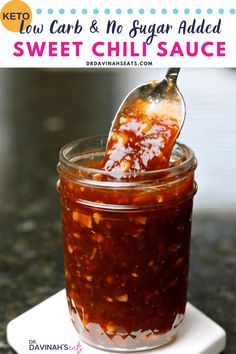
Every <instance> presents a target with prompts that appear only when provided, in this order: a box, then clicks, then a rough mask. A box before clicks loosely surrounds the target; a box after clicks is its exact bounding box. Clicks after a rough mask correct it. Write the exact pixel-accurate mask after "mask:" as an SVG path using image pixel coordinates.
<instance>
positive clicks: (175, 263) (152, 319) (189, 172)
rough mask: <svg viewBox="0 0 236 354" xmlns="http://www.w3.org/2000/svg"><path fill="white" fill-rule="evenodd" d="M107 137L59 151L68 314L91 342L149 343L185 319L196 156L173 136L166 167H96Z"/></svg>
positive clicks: (111, 345) (114, 345)
mask: <svg viewBox="0 0 236 354" xmlns="http://www.w3.org/2000/svg"><path fill="white" fill-rule="evenodd" d="M106 142H107V138H106V137H94V138H86V139H81V140H78V141H75V142H72V143H70V144H68V145H66V146H65V147H63V148H62V150H61V152H60V162H59V164H58V172H59V175H60V179H59V181H58V185H57V188H58V191H59V193H60V195H61V206H62V220H63V235H64V264H65V278H66V292H67V299H68V305H69V310H70V314H71V319H72V321H73V323H74V326H75V327H76V329H77V331H78V333H79V335H80V338H81V339H82V340H84V341H85V342H87V343H88V344H91V345H93V346H95V347H99V348H103V349H108V350H114V351H136V350H145V349H150V348H155V347H158V346H162V345H164V344H166V343H168V342H169V341H171V340H172V339H173V338H174V337H175V336H176V334H177V332H178V330H179V328H180V325H181V323H182V321H183V318H184V313H185V305H186V298H187V283H188V268H189V248H190V247H189V246H190V236H191V217H192V203H193V196H194V194H195V193H196V183H195V181H194V171H195V168H196V165H197V162H196V158H195V156H194V153H193V151H191V150H190V149H189V148H188V147H187V146H185V145H183V144H180V143H176V144H175V146H174V148H173V151H172V155H171V159H170V164H169V167H168V168H166V169H163V170H157V171H145V172H135V173H124V174H123V175H122V176H119V177H118V176H116V175H115V174H114V172H108V171H105V170H103V169H101V165H102V161H103V158H104V151H105V147H106Z"/></svg>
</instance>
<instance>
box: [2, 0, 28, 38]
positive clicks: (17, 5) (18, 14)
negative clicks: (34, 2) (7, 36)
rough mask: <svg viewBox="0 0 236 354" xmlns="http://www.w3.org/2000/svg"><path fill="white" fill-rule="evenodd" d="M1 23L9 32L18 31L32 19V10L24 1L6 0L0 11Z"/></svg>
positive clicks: (25, 26)
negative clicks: (7, 0)
mask: <svg viewBox="0 0 236 354" xmlns="http://www.w3.org/2000/svg"><path fill="white" fill-rule="evenodd" d="M0 16H1V22H2V25H3V26H4V27H5V28H6V29H7V30H8V31H11V32H20V30H21V29H25V28H27V27H28V26H29V25H30V23H31V21H32V11H31V9H30V7H29V5H27V4H26V3H25V2H23V1H20V0H12V1H9V2H7V3H6V4H5V5H4V6H3V7H2V9H1V12H0Z"/></svg>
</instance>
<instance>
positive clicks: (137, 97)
mask: <svg viewBox="0 0 236 354" xmlns="http://www.w3.org/2000/svg"><path fill="white" fill-rule="evenodd" d="M179 71H180V68H170V69H169V70H168V71H167V73H166V76H165V78H164V79H163V80H162V81H159V82H158V81H151V82H149V83H146V84H143V85H141V86H138V87H136V88H135V89H134V90H132V91H131V92H130V93H129V94H128V95H127V96H126V97H125V99H124V101H123V102H122V104H121V105H120V107H119V109H118V111H117V113H116V115H115V118H114V120H113V122H112V126H111V129H110V132H109V136H108V142H107V150H106V153H107V154H106V156H105V163H104V166H105V168H107V169H109V170H117V168H118V167H120V166H119V159H120V161H123V160H124V161H125V164H124V163H123V166H125V167H124V168H123V167H122V168H121V169H122V170H123V171H125V172H126V171H129V170H130V169H129V167H131V168H132V169H133V170H134V169H135V168H133V167H132V166H131V164H130V163H129V160H132V159H133V160H134V159H136V160H137V156H138V157H140V153H139V151H138V152H135V151H134V146H133V147H132V139H131V138H130V136H131V135H130V134H132V133H135V134H136V136H141V133H140V132H141V130H140V129H144V130H142V139H146V140H147V137H149V141H150V137H151V139H152V141H154V143H153V144H154V145H155V139H156V140H157V139H158V126H157V125H158V124H159V125H161V124H162V122H163V124H165V123H166V122H168V120H170V119H171V121H172V122H174V124H175V130H174V131H172V133H173V135H172V136H171V140H170V141H169V143H168V141H167V143H168V144H169V145H168V146H167V147H166V151H165V160H167V159H168V158H169V156H170V153H171V150H172V148H173V145H174V143H175V141H176V139H177V137H178V135H179V133H180V130H181V128H182V125H183V123H184V119H185V103H184V99H183V97H182V94H181V93H180V91H179V89H178V87H177V83H176V81H177V77H178V74H179ZM137 116H138V119H137V120H136V121H134V119H136V117H137ZM126 117H128V118H126ZM132 117H134V119H132ZM140 117H141V118H140ZM153 117H157V118H158V123H157V122H156V118H153ZM127 120H131V122H129V123H128V124H126V123H125V124H123V122H126V121H127ZM139 123H140V124H139ZM154 124H155V129H156V130H155V134H154V133H153V130H154V129H152V128H153V127H154ZM145 125H148V128H149V130H148V129H146V128H145ZM152 125H153V127H152ZM143 127H144V128H143ZM145 129H146V130H145ZM146 132H147V133H146ZM125 133H126V134H127V133H128V136H129V142H128V143H127V135H125ZM167 133H168V132H167ZM122 134H123V135H122ZM148 134H149V135H148ZM163 137H164V133H162V137H161V139H162V138H163ZM163 139H164V138H163ZM163 139H162V141H161V142H160V145H159V146H157V145H156V146H154V145H153V146H152V143H151V144H150V145H149V151H153V157H155V156H157V155H158V153H159V152H160V154H161V147H162V145H163V144H164V142H163V141H164V140H163ZM140 141H141V140H140ZM141 143H142V142H141ZM141 143H140V146H141ZM167 143H166V144H167ZM136 145H137V144H136ZM142 146H143V144H142ZM144 153H145V156H146V155H147V152H146V151H144ZM131 155H132V156H131ZM127 156H128V160H127ZM130 156H131V157H130ZM145 156H144V155H143V156H141V158H142V159H143V157H145ZM149 160H150V159H149ZM127 161H128V162H127ZM143 161H144V159H143ZM163 161H164V160H163ZM132 165H134V163H133V162H132ZM136 165H137V164H136ZM157 165H158V164H157ZM153 166H154V167H155V165H153V164H151V165H150V166H149V167H148V166H147V169H150V168H151V167H153ZM163 167H164V162H163V165H160V166H158V167H157V168H163ZM138 168H139V167H137V170H138ZM140 169H141V170H142V169H145V164H142V167H140Z"/></svg>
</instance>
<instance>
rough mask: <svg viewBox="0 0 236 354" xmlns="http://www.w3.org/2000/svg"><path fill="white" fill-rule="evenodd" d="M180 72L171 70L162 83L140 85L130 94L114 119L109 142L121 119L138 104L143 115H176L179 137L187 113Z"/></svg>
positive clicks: (178, 69)
mask: <svg viewBox="0 0 236 354" xmlns="http://www.w3.org/2000/svg"><path fill="white" fill-rule="evenodd" d="M179 71H180V68H170V69H168V71H167V73H166V76H165V78H164V79H163V80H162V81H156V80H153V81H150V82H148V83H146V84H142V85H139V86H137V87H136V88H135V89H133V90H132V91H131V92H129V93H128V95H127V96H126V97H125V99H124V100H123V102H122V103H121V105H120V107H119V109H118V111H117V113H116V115H115V117H114V119H113V122H112V125H111V129H110V132H109V136H108V141H109V138H110V137H111V135H112V132H113V131H114V128H116V127H117V125H118V124H120V123H119V119H120V117H121V116H122V115H124V114H125V113H126V111H127V109H129V110H130V107H132V106H134V105H135V103H136V102H140V109H141V110H142V112H141V114H145V115H151V114H152V115H153V114H156V115H158V116H159V117H166V116H167V115H168V116H170V115H172V116H173V115H174V118H175V119H176V120H177V124H178V126H179V132H178V135H179V133H180V130H181V128H182V126H183V124H184V120H185V113H186V109H185V102H184V99H183V96H182V94H181V92H180V91H179V89H178V86H177V78H178V74H179ZM176 138H177V136H176Z"/></svg>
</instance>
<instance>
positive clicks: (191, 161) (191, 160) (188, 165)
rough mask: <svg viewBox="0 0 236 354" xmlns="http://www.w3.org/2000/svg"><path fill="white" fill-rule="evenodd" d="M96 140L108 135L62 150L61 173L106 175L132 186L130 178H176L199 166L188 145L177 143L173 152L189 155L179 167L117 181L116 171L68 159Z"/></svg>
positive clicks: (126, 175)
mask: <svg viewBox="0 0 236 354" xmlns="http://www.w3.org/2000/svg"><path fill="white" fill-rule="evenodd" d="M95 139H97V140H100V141H101V140H102V139H107V135H98V136H90V137H84V138H80V139H77V140H73V141H71V142H70V143H68V144H66V145H64V146H63V147H62V148H61V149H60V153H59V159H60V162H59V166H58V170H59V172H60V170H64V171H65V170H67V171H68V168H69V169H73V170H74V171H77V172H81V173H82V174H88V175H96V174H100V175H104V176H106V177H111V178H112V179H113V180H114V178H116V182H119V183H122V184H127V183H128V184H130V183H131V182H129V181H128V182H127V179H128V178H129V177H130V179H131V180H132V178H133V177H135V179H136V178H138V179H139V180H142V179H145V180H147V179H153V178H155V179H158V178H161V177H163V176H166V175H172V176H173V175H175V176H176V175H180V174H182V173H184V172H186V171H188V170H192V169H195V168H196V165H197V160H196V157H195V154H194V152H193V150H192V149H190V148H189V147H188V146H187V145H185V144H183V143H180V142H176V143H175V145H174V147H173V150H174V149H175V148H176V149H178V148H179V149H182V150H183V151H185V153H187V158H186V159H185V160H184V161H181V162H180V163H179V164H178V165H175V166H171V167H168V168H164V169H161V170H152V171H140V172H139V171H138V172H123V173H122V179H119V178H118V179H117V176H116V174H115V173H114V171H107V170H102V169H98V168H94V167H89V166H83V165H80V164H78V160H76V162H75V161H72V160H71V159H69V158H68V157H67V155H68V153H69V152H70V151H71V150H72V149H73V148H74V147H75V146H78V145H82V144H86V143H89V142H92V141H94V140H95ZM100 148H101V150H100V151H103V150H104V148H102V147H100ZM94 150H95V149H94ZM94 150H90V153H92V152H94ZM173 150H172V151H173ZM82 153H83V152H82ZM82 153H81V154H82ZM81 156H82V155H81ZM78 175H79V174H78ZM96 182H98V183H99V182H101V181H96ZM99 184H100V183H99Z"/></svg>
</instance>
